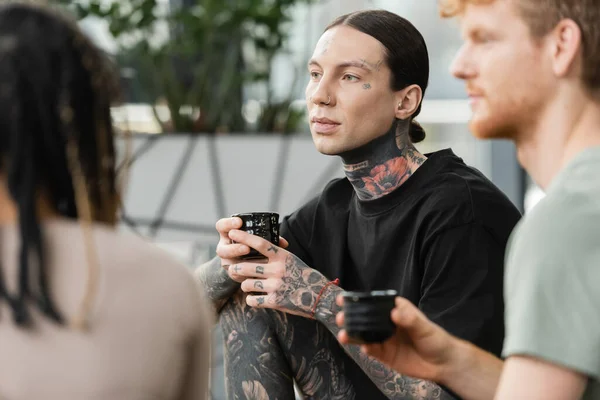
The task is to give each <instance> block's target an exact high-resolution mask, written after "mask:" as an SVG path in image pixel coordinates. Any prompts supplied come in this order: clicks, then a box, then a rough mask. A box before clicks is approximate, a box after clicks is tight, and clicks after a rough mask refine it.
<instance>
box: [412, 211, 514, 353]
mask: <svg viewBox="0 0 600 400" xmlns="http://www.w3.org/2000/svg"><path fill="white" fill-rule="evenodd" d="M504 251H505V243H498V241H497V240H496V239H495V238H493V237H492V236H491V235H490V233H489V232H488V231H487V230H486V229H485V228H484V227H482V226H481V225H480V224H479V223H476V222H473V223H468V224H465V225H461V226H458V227H454V228H450V229H446V230H443V231H441V232H439V233H437V234H435V235H434V236H433V237H432V238H431V240H428V241H426V242H425V243H424V246H423V253H424V257H423V258H422V259H423V260H424V266H423V267H424V269H423V277H422V282H421V298H420V301H419V308H420V309H421V310H422V311H423V312H424V313H425V314H426V315H427V316H428V317H429V318H430V319H431V320H432V321H434V322H436V323H437V324H439V325H440V326H442V327H443V328H444V329H446V330H447V331H449V332H450V333H452V334H454V335H456V336H458V337H460V338H462V339H465V340H468V341H470V342H472V343H474V344H476V345H477V346H479V347H482V348H484V349H486V350H488V351H490V352H492V353H494V354H496V355H500V352H501V350H502V341H503V337H504V315H503V314H504V305H503V301H502V287H503V285H502V282H503V270H504V268H503V265H504Z"/></svg>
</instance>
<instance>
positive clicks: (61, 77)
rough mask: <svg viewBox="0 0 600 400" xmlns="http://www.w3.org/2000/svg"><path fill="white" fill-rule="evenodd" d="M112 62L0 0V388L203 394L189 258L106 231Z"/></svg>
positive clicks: (62, 24) (206, 326)
mask: <svg viewBox="0 0 600 400" xmlns="http://www.w3.org/2000/svg"><path fill="white" fill-rule="evenodd" d="M117 91H118V90H117V76H116V74H114V72H113V71H112V69H111V68H110V66H109V64H108V62H107V60H106V59H105V57H104V54H103V53H101V52H100V51H99V50H98V49H97V48H96V47H94V46H93V45H92V43H91V42H90V41H89V40H88V39H87V38H86V37H85V36H84V35H83V34H82V33H81V32H80V30H79V29H78V27H77V26H76V25H75V23H74V22H72V21H71V20H69V19H67V18H65V17H63V16H62V15H59V14H58V13H57V12H55V11H51V10H50V9H47V8H42V7H35V6H27V5H23V4H21V5H19V4H12V5H5V6H1V7H0V155H1V157H0V160H1V163H0V248H1V251H0V398H2V399H11V400H15V399H86V400H94V399H102V400H105V399H128V400H132V399H148V398H152V399H190V400H192V399H204V398H206V393H207V390H208V387H207V381H208V366H209V350H210V329H211V324H212V322H211V316H210V313H209V312H208V310H209V308H208V307H209V306H208V304H207V303H206V301H205V300H204V294H203V291H202V290H201V288H200V287H199V285H198V284H197V283H196V280H195V279H194V277H193V275H192V274H191V272H190V271H189V270H188V269H187V268H186V267H185V266H183V265H180V264H179V263H177V262H175V261H173V260H172V259H171V258H169V257H168V256H167V255H166V254H165V253H163V252H162V251H161V250H159V249H157V248H156V247H154V246H152V245H150V244H147V243H145V242H143V241H142V240H141V239H139V238H137V237H134V236H129V235H123V234H119V233H118V232H117V231H116V227H117V220H118V205H119V193H118V190H117V183H116V176H115V175H116V172H115V145H114V133H113V127H112V124H111V117H110V108H109V107H110V104H111V102H112V101H113V100H114V99H115V97H116V94H117Z"/></svg>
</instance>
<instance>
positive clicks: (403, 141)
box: [340, 121, 426, 200]
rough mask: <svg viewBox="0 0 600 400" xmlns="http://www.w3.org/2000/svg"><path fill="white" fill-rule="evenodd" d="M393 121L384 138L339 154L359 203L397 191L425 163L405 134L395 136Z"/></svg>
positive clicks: (396, 130)
mask: <svg viewBox="0 0 600 400" xmlns="http://www.w3.org/2000/svg"><path fill="white" fill-rule="evenodd" d="M397 127H398V123H397V121H395V122H394V123H393V124H392V127H391V128H390V130H388V131H387V132H386V133H385V134H384V135H382V136H380V137H378V138H376V139H373V140H372V141H371V142H369V143H367V144H366V145H364V146H362V147H359V148H358V149H354V150H351V151H349V152H346V153H343V154H341V155H340V156H341V157H342V160H343V161H344V172H345V173H346V177H347V178H348V180H349V181H350V182H351V183H352V186H354V190H355V191H356V194H357V196H358V198H359V199H360V200H374V199H377V198H380V197H383V196H385V195H386V194H388V193H391V192H393V191H394V190H395V189H397V188H398V187H400V186H401V185H402V184H403V183H404V182H406V180H407V179H408V178H410V176H411V175H412V174H413V173H414V172H415V171H416V170H417V168H419V167H420V166H421V165H422V164H423V163H424V162H425V160H426V157H425V156H424V155H422V154H420V153H419V152H418V151H417V149H416V148H415V147H414V146H413V144H412V143H411V142H410V139H409V137H408V131H403V132H398V129H397Z"/></svg>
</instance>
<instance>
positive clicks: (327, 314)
mask: <svg viewBox="0 0 600 400" xmlns="http://www.w3.org/2000/svg"><path fill="white" fill-rule="evenodd" d="M341 291H342V290H341V289H339V288H333V289H332V290H331V291H329V292H328V293H327V295H326V296H323V298H322V299H321V300H320V301H319V307H318V308H317V314H316V318H317V320H318V321H320V322H321V323H322V324H323V325H325V327H327V329H328V330H329V331H330V332H331V333H332V334H333V335H334V336H337V334H338V333H339V331H340V328H339V327H338V326H337V324H336V323H335V316H336V315H337V313H338V312H340V311H341V308H340V307H339V306H338V305H337V304H336V303H335V298H336V296H337V295H338V294H340V293H341ZM343 347H344V349H345V350H346V353H348V354H349V355H350V357H352V359H353V360H354V361H355V362H356V363H357V364H358V366H359V367H360V368H361V369H362V370H363V371H364V372H365V374H367V376H368V377H369V378H370V379H371V380H372V381H373V382H374V383H375V385H376V386H377V387H378V388H379V390H381V392H382V393H383V394H384V395H386V396H387V397H388V398H389V399H411V400H413V399H414V400H417V399H418V400H430V399H443V400H451V399H454V397H453V396H451V395H450V394H448V393H447V392H445V391H444V390H443V389H442V388H441V387H440V386H439V385H437V384H436V383H434V382H430V381H426V380H423V379H415V378H411V377H408V376H405V375H401V374H399V373H397V372H395V371H394V370H392V369H390V368H388V367H387V366H385V365H384V364H383V363H381V362H379V361H377V360H375V359H374V358H371V357H369V356H367V355H366V354H364V353H362V352H361V351H360V349H359V347H358V346H356V345H349V346H343Z"/></svg>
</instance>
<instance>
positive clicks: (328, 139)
mask: <svg viewBox="0 0 600 400" xmlns="http://www.w3.org/2000/svg"><path fill="white" fill-rule="evenodd" d="M312 138H313V143H314V144H315V148H316V149H317V151H318V152H319V153H321V154H325V155H326V156H337V155H339V154H341V153H342V152H343V150H340V148H341V147H342V146H340V143H336V142H339V141H337V140H335V138H333V137H332V136H322V135H319V134H315V133H313V134H312Z"/></svg>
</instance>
